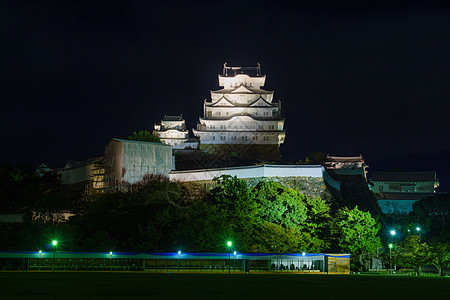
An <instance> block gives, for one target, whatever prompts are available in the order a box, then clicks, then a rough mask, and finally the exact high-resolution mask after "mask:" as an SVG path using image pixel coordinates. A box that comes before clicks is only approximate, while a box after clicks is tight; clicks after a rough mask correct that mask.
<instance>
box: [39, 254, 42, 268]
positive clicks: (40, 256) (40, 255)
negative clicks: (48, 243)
mask: <svg viewBox="0 0 450 300" xmlns="http://www.w3.org/2000/svg"><path fill="white" fill-rule="evenodd" d="M41 258H42V250H39V271H40V270H41Z"/></svg>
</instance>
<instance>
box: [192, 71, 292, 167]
mask: <svg viewBox="0 0 450 300" xmlns="http://www.w3.org/2000/svg"><path fill="white" fill-rule="evenodd" d="M265 81H266V76H265V75H261V68H260V65H259V64H258V66H257V67H228V66H227V64H226V63H225V64H224V67H223V73H222V75H219V86H220V87H222V89H219V90H216V91H211V100H210V101H208V100H205V101H204V104H203V117H200V118H199V124H198V125H197V129H193V133H194V135H195V136H196V137H197V138H198V139H199V140H200V149H203V150H210V151H212V152H217V151H219V152H220V150H219V149H220V148H221V146H224V145H228V147H225V152H227V151H228V152H229V151H234V150H235V151H236V152H239V155H241V156H243V157H246V158H251V159H277V158H278V157H279V146H280V144H282V143H283V142H284V139H285V134H286V133H285V130H284V118H282V115H281V102H280V101H273V95H274V92H273V91H267V90H264V89H262V87H263V86H264V84H265ZM230 146H231V147H230ZM223 149H224V148H223V147H222V150H223Z"/></svg>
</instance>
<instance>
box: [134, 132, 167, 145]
mask: <svg viewBox="0 0 450 300" xmlns="http://www.w3.org/2000/svg"><path fill="white" fill-rule="evenodd" d="M128 139H129V140H131V141H139V142H153V143H161V140H160V139H159V137H157V136H156V135H153V134H152V133H151V132H150V131H148V130H140V131H134V132H133V134H132V135H130V136H129V137H128Z"/></svg>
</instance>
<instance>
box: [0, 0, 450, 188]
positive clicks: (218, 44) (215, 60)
mask: <svg viewBox="0 0 450 300" xmlns="http://www.w3.org/2000/svg"><path fill="white" fill-rule="evenodd" d="M79 2H81V3H79ZM335 2H337V1H333V2H323V1H322V2H320V1H319V2H317V4H314V5H304V4H298V2H297V1H250V2H243V1H221V2H219V3H217V4H213V3H209V2H206V3H201V2H187V1H186V2H176V1H161V3H160V4H155V3H151V1H145V2H135V1H123V2H122V3H121V4H115V2H114V1H96V2H93V1H61V3H58V1H1V2H0V37H1V45H0V57H1V60H0V74H1V75H0V76H1V77H0V84H1V98H2V109H1V110H0V138H1V141H2V147H1V152H0V162H9V163H12V164H21V163H32V164H39V163H42V162H47V163H49V164H50V165H52V166H54V167H62V166H63V165H64V163H65V161H67V160H69V159H70V160H82V159H85V158H89V157H94V156H100V155H103V150H104V146H105V145H106V143H107V142H108V140H109V139H110V138H112V137H118V138H125V137H127V136H128V135H129V134H130V133H131V132H132V131H134V130H139V129H148V130H152V128H153V124H154V123H155V122H158V121H159V120H160V119H161V118H162V117H163V116H164V115H165V114H167V115H177V114H183V116H184V117H185V119H186V122H187V125H188V128H189V129H191V128H193V127H195V125H196V123H197V120H198V117H199V116H201V115H202V113H203V106H202V105H203V99H205V98H209V91H210V90H214V89H218V82H217V74H219V73H220V72H221V71H222V66H223V63H224V62H227V63H228V65H244V66H245V65H246V66H254V65H256V63H258V62H259V63H261V67H262V72H263V74H266V75H267V80H266V86H265V88H266V89H268V90H274V91H275V99H280V100H281V101H282V105H283V111H284V116H285V118H286V123H285V128H286V141H285V144H284V145H282V148H281V151H282V155H283V156H284V157H285V158H287V159H290V160H293V161H297V160H300V159H304V158H305V156H307V155H308V154H310V153H312V152H316V151H320V152H323V153H325V154H328V153H329V154H333V155H342V156H346V155H350V156H351V155H359V154H362V155H363V156H364V158H365V159H366V162H367V163H368V164H369V166H370V168H369V172H370V173H371V172H373V171H382V170H388V169H398V168H401V169H405V170H408V171H434V170H436V171H437V172H438V177H439V179H440V181H441V187H440V188H439V189H438V191H441V192H442V191H450V170H448V169H450V130H449V127H450V126H449V113H450V104H449V96H450V88H449V83H450V5H445V6H442V5H439V4H436V3H433V2H430V1H426V2H417V1H415V2H410V1H400V2H399V1H397V2H395V3H396V4H392V3H390V2H388V1H385V2H384V1H381V2H380V1H377V4H372V5H371V6H369V5H368V4H361V3H359V2H355V3H349V2H343V3H341V4H337V3H335ZM362 5H364V6H362ZM191 134H192V132H191ZM370 173H369V175H370Z"/></svg>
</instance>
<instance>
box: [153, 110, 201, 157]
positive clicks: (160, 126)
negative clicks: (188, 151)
mask: <svg viewBox="0 0 450 300" xmlns="http://www.w3.org/2000/svg"><path fill="white" fill-rule="evenodd" d="M153 134H154V135H156V136H157V137H159V139H160V140H161V142H163V143H164V144H166V145H169V146H172V148H173V149H184V148H187V147H188V148H194V149H195V148H197V145H198V143H197V142H196V141H195V140H194V141H193V140H192V139H189V132H188V131H187V130H186V122H185V120H184V119H183V116H182V115H179V116H164V118H163V119H162V120H161V122H160V123H156V124H155V126H154V130H153Z"/></svg>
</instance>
